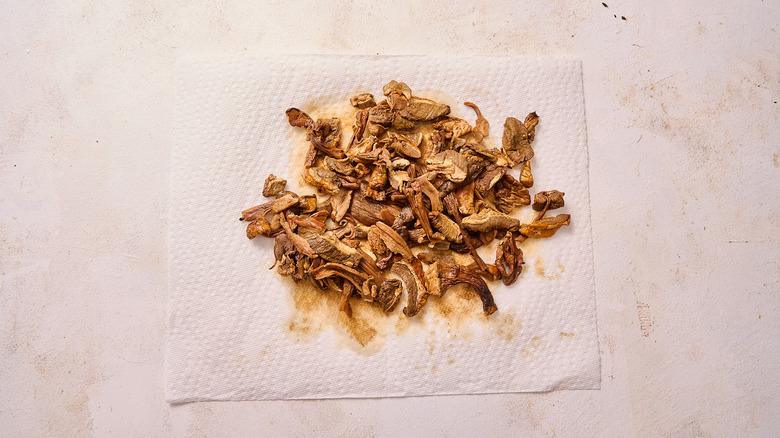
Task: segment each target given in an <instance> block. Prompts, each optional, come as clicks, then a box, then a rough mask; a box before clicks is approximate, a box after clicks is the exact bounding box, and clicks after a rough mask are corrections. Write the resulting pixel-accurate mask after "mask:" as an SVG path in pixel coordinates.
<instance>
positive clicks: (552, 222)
mask: <svg viewBox="0 0 780 438" xmlns="http://www.w3.org/2000/svg"><path fill="white" fill-rule="evenodd" d="M569 223H571V216H570V215H568V214H559V215H558V216H555V217H546V218H542V219H539V220H538V221H535V222H533V223H530V224H527V225H521V226H520V229H519V230H518V231H519V232H520V234H522V235H524V236H527V237H550V236H552V235H553V234H555V232H556V231H558V229H559V228H561V227H562V226H564V225H569Z"/></svg>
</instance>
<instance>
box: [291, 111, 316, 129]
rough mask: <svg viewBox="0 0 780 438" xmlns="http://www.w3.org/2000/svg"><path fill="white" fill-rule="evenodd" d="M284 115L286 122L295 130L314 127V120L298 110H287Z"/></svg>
mask: <svg viewBox="0 0 780 438" xmlns="http://www.w3.org/2000/svg"><path fill="white" fill-rule="evenodd" d="M286 114H287V121H288V122H289V123H290V126H294V127H296V128H312V127H314V120H312V118H311V117H309V115H308V114H306V113H305V112H303V111H301V110H299V109H298V108H290V109H288V110H287V112H286Z"/></svg>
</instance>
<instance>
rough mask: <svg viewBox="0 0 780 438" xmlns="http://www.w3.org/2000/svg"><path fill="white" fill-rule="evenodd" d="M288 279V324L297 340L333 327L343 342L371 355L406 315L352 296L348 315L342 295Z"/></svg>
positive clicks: (319, 333) (317, 335) (361, 352)
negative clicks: (340, 306) (342, 308)
mask: <svg viewBox="0 0 780 438" xmlns="http://www.w3.org/2000/svg"><path fill="white" fill-rule="evenodd" d="M285 280H286V281H285V282H286V283H287V284H288V286H289V289H290V296H291V298H292V304H293V306H292V307H293V310H292V315H291V317H290V319H289V321H288V323H287V327H286V328H287V333H288V335H289V336H290V337H291V338H292V339H293V340H295V341H296V342H303V343H308V342H312V341H314V340H315V339H317V338H318V337H319V335H321V334H322V333H323V332H325V331H326V330H328V329H333V330H334V332H335V333H336V335H337V338H338V342H339V344H340V345H343V346H345V347H348V348H350V349H352V350H353V351H355V352H357V353H359V354H364V355H371V354H375V353H376V352H378V351H379V350H380V349H381V348H382V346H384V344H385V342H386V340H387V333H388V332H389V331H390V330H391V329H392V328H393V327H394V326H395V324H396V320H397V319H398V318H399V317H400V318H405V316H403V315H402V314H400V312H398V311H395V312H393V313H391V314H386V313H384V312H382V311H381V309H379V308H378V307H377V306H375V305H372V304H371V303H367V302H365V301H363V300H361V299H359V298H352V299H351V300H350V306H351V307H352V317H348V316H347V315H346V314H345V313H344V312H341V311H339V310H338V302H339V297H338V294H336V293H335V292H332V291H323V290H320V289H319V288H317V287H316V286H314V285H313V284H311V283H309V282H306V281H302V282H299V283H297V284H296V283H293V282H292V281H289V280H288V279H285Z"/></svg>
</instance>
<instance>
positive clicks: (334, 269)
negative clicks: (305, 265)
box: [309, 263, 369, 289]
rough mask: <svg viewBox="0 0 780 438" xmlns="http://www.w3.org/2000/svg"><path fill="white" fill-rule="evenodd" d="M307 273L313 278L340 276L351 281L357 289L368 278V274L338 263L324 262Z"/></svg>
mask: <svg viewBox="0 0 780 438" xmlns="http://www.w3.org/2000/svg"><path fill="white" fill-rule="evenodd" d="M309 274H310V275H311V276H312V278H313V279H315V280H324V279H326V278H330V277H341V278H343V279H345V280H347V281H349V282H350V283H352V284H353V285H354V286H355V287H356V288H357V289H361V288H362V286H363V283H364V282H365V281H366V280H368V279H369V278H368V275H366V274H364V273H362V272H359V271H356V270H355V269H352V268H350V267H348V266H344V265H342V264H339V263H325V264H322V265H320V266H318V267H317V268H315V269H312V270H311V272H309Z"/></svg>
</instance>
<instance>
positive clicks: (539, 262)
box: [534, 257, 566, 280]
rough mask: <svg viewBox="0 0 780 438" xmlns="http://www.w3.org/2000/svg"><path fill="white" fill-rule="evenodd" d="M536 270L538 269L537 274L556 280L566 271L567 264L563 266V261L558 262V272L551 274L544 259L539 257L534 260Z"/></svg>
mask: <svg viewBox="0 0 780 438" xmlns="http://www.w3.org/2000/svg"><path fill="white" fill-rule="evenodd" d="M534 270H535V271H536V275H538V276H540V277H542V278H545V279H548V280H554V279H556V278H560V276H561V275H562V274H563V273H564V272H566V266H563V264H561V262H558V272H556V273H554V274H549V273H548V270H547V267H546V266H545V263H544V259H542V258H541V257H537V258H536V260H534Z"/></svg>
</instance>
